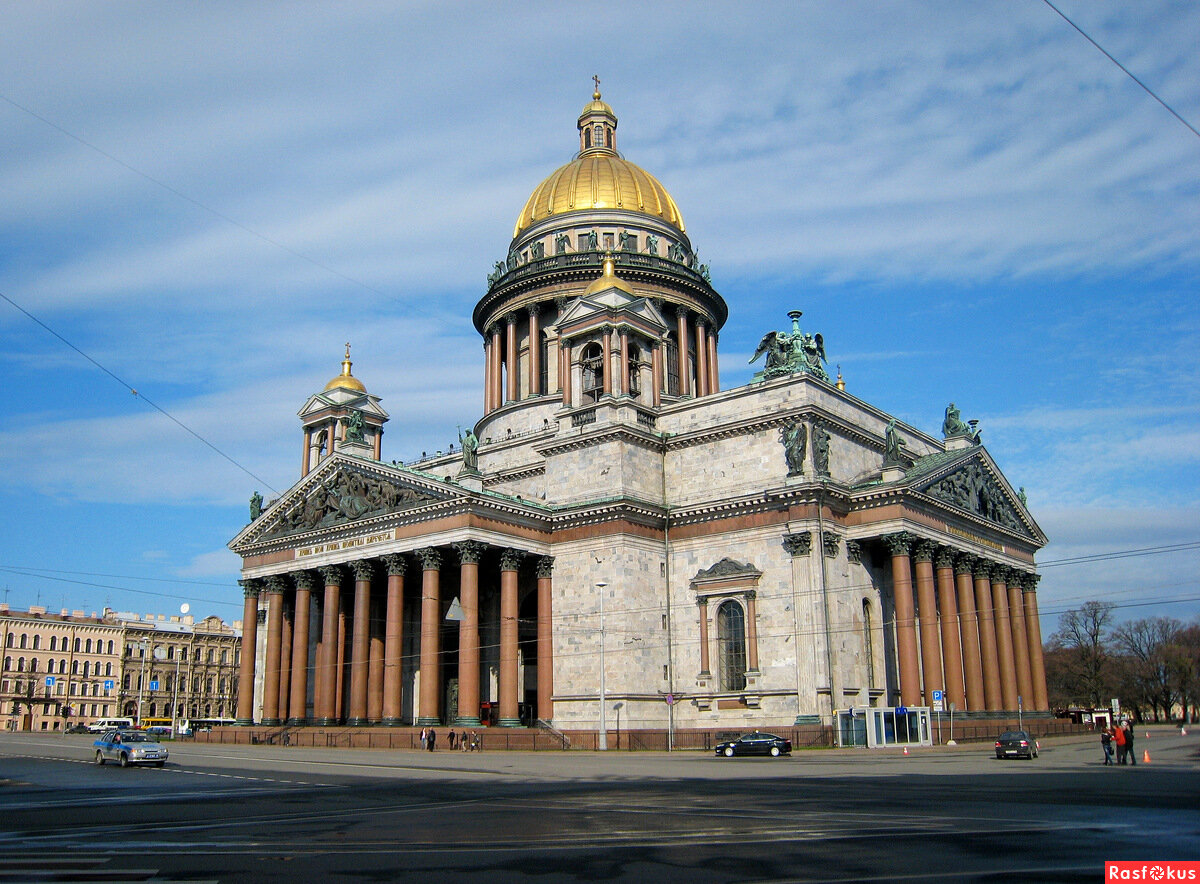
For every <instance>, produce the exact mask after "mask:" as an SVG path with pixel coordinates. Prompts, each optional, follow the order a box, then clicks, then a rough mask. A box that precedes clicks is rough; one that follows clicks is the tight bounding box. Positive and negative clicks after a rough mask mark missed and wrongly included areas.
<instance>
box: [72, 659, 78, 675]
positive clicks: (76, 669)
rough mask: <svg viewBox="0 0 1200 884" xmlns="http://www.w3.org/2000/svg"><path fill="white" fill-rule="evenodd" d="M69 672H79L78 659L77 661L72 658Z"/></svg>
mask: <svg viewBox="0 0 1200 884" xmlns="http://www.w3.org/2000/svg"><path fill="white" fill-rule="evenodd" d="M71 674H72V675H78V674H79V661H78V660H72V661H71Z"/></svg>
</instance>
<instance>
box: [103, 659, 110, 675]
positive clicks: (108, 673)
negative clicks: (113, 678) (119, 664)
mask: <svg viewBox="0 0 1200 884" xmlns="http://www.w3.org/2000/svg"><path fill="white" fill-rule="evenodd" d="M104 674H105V675H112V662H111V661H110V662H108V663H105V664H104Z"/></svg>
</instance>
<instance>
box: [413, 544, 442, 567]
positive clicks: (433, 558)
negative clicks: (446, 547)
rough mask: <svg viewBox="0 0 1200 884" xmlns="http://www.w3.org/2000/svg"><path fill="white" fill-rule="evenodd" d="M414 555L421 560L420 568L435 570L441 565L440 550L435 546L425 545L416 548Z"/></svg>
mask: <svg viewBox="0 0 1200 884" xmlns="http://www.w3.org/2000/svg"><path fill="white" fill-rule="evenodd" d="M416 556H417V558H418V559H420V560H421V570H423V571H436V570H438V569H439V568H441V567H442V551H441V550H440V549H438V548H437V547H436V546H425V547H422V548H421V549H418V550H416Z"/></svg>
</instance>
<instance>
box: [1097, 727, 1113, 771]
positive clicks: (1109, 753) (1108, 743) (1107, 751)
mask: <svg viewBox="0 0 1200 884" xmlns="http://www.w3.org/2000/svg"><path fill="white" fill-rule="evenodd" d="M1112 741H1113V737H1112V730H1111V729H1110V728H1104V730H1102V731H1100V746H1101V748H1102V749H1104V763H1105V764H1106V765H1107V764H1112V763H1113V750H1112Z"/></svg>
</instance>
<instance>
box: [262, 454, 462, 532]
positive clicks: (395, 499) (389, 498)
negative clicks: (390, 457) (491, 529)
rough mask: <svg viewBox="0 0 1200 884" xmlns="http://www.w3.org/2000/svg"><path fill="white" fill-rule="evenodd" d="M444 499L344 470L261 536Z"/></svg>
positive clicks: (325, 481)
mask: <svg viewBox="0 0 1200 884" xmlns="http://www.w3.org/2000/svg"><path fill="white" fill-rule="evenodd" d="M440 499H441V498H439V497H435V496H434V495H432V494H429V493H427V492H424V491H418V490H416V489H414V488H408V487H406V486H404V485H400V484H397V483H395V482H389V481H387V480H386V479H381V478H379V477H376V476H369V475H366V474H364V473H360V472H358V471H356V470H351V469H347V468H345V467H342V468H340V469H338V470H337V471H336V472H333V473H330V474H329V475H328V476H327V477H325V478H324V479H322V480H321V481H320V482H319V483H317V484H315V485H314V486H313V487H312V488H310V489H309V491H308V494H307V495H306V496H305V497H304V498H303V499H301V500H298V501H296V502H295V503H294V504H293V505H292V506H291V507H290V508H289V509H287V510H285V511H284V512H283V513H281V514H280V515H279V516H278V517H277V518H276V520H275V522H274V524H272V525H271V526H269V527H268V528H267V529H266V530H265V531H264V532H263V534H262V536H263V537H264V538H266V537H283V536H286V535H288V534H297V533H299V532H301V531H311V530H313V529H315V528H325V527H328V526H331V525H340V524H343V523H346V522H353V521H356V520H358V519H365V518H369V517H371V516H380V515H384V514H385V513H391V512H396V511H398V510H405V509H411V508H413V507H416V506H420V505H422V504H426V503H434V502H436V501H437V500H440Z"/></svg>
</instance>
